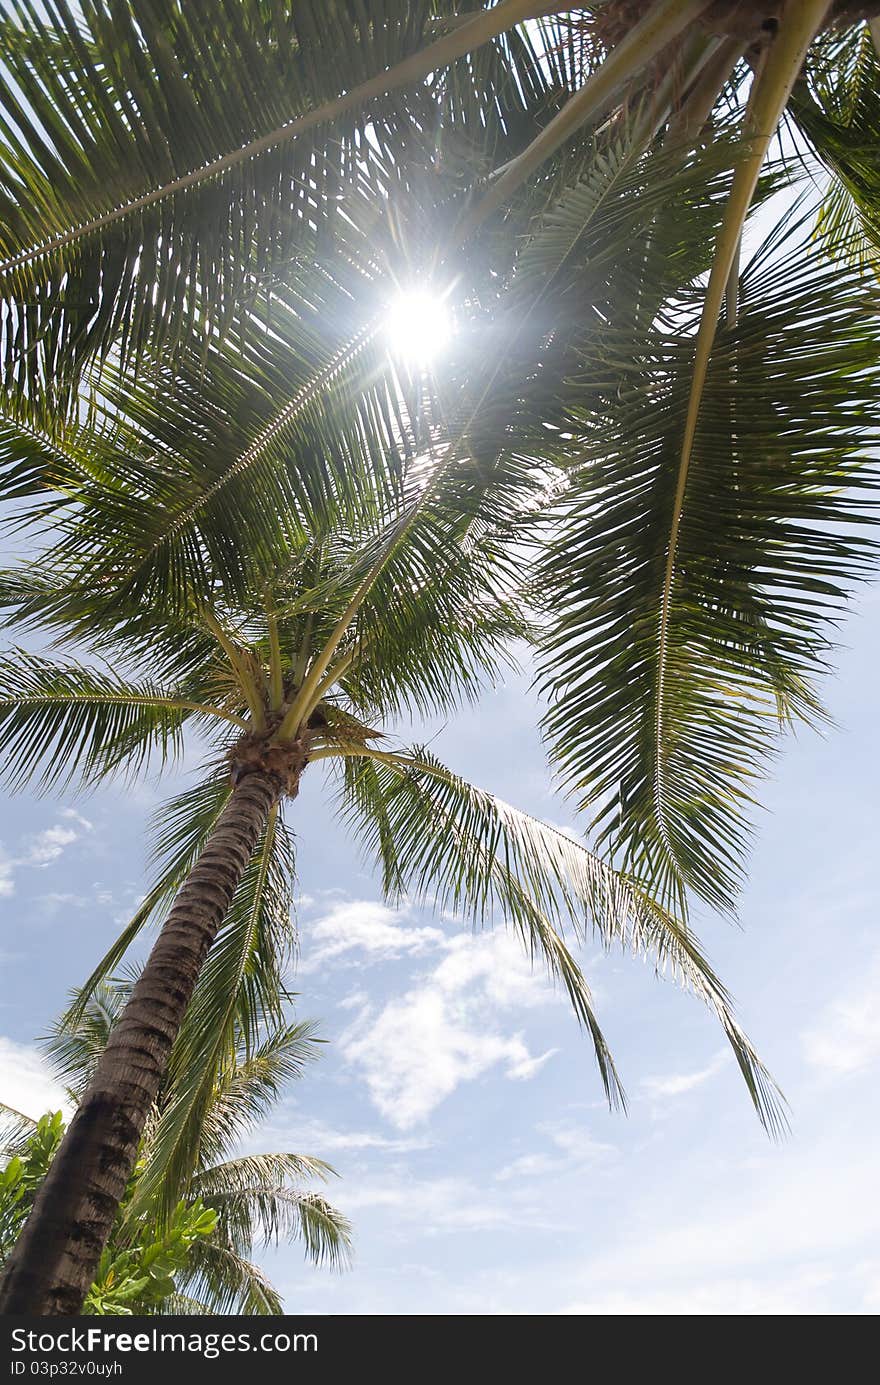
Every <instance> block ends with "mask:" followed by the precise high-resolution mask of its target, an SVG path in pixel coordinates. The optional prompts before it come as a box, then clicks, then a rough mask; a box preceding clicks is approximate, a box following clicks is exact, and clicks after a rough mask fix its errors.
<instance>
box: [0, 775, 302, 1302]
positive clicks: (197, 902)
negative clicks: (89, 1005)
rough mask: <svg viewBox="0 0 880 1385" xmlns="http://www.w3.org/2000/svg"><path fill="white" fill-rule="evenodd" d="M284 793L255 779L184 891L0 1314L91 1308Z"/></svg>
mask: <svg viewBox="0 0 880 1385" xmlns="http://www.w3.org/2000/svg"><path fill="white" fill-rule="evenodd" d="M280 790H281V782H280V780H279V779H278V778H277V777H276V776H275V775H270V774H266V773H264V772H262V771H259V770H257V771H252V772H250V773H248V774H246V775H245V777H244V778H243V779H241V780H240V782H239V783H238V784H237V785H236V787H235V788H234V790H233V792H232V796H231V797H230V799H229V802H228V803H227V805H226V807H225V809H224V810H223V812H222V814H221V815H220V817H219V819H218V821H217V825H216V827H215V828H214V831H213V832H212V834H211V837H210V839H209V840H208V842H207V844H206V845H205V848H204V850H203V852H202V854H201V856H200V857H199V859H198V861H197V862H196V864H195V865H194V866H193V868H192V870H191V871H190V873H189V875H188V876H187V879H186V881H185V882H184V884H183V885H182V886H181V888H180V891H179V892H178V894H177V897H176V899H175V901H174V904H173V905H172V907H171V910H170V912H169V915H168V918H167V920H166V922H165V925H164V927H163V928H162V931H161V933H160V934H159V937H158V938H157V940H156V943H155V946H154V947H153V950H152V952H151V953H150V957H149V960H148V961H147V964H146V966H145V967H144V970H143V972H142V974H141V976H140V978H139V979H138V982H137V984H136V986H135V987H134V990H133V991H132V994H131V999H130V1000H129V1002H128V1004H127V1005H126V1007H125V1009H124V1010H123V1012H122V1015H121V1016H120V1018H119V1022H118V1024H117V1025H116V1027H115V1028H114V1030H113V1033H112V1034H111V1037H110V1040H109V1042H108V1044H107V1047H106V1049H105V1050H104V1053H103V1054H102V1056H101V1059H100V1061H99V1063H98V1067H97V1069H96V1071H95V1076H94V1079H93V1080H92V1083H91V1085H90V1087H89V1088H88V1091H87V1092H86V1094H85V1096H84V1097H83V1099H82V1101H81V1103H80V1106H79V1109H78V1110H77V1112H76V1115H75V1116H74V1118H73V1120H72V1121H71V1123H70V1127H69V1129H68V1131H67V1134H66V1136H65V1138H64V1141H63V1143H62V1144H61V1147H60V1149H59V1150H58V1153H57V1154H56V1156H55V1158H54V1160H53V1162H52V1166H51V1168H50V1170H49V1173H48V1175H47V1177H46V1179H45V1181H44V1183H43V1186H42V1188H41V1189H40V1192H39V1194H38V1196H37V1199H36V1201H35V1203H34V1207H33V1210H32V1211H31V1214H30V1216H29V1217H28V1220H27V1222H26V1223H25V1226H24V1229H23V1231H22V1233H21V1236H20V1237H19V1240H18V1243H17V1245H16V1247H15V1250H14V1251H13V1253H12V1255H11V1256H10V1259H9V1261H8V1263H7V1266H6V1271H5V1274H4V1276H3V1280H2V1283H0V1313H3V1314H22V1315H25V1314H27V1315H48V1316H72V1315H76V1314H78V1313H79V1312H80V1311H81V1309H82V1303H83V1299H84V1298H85V1295H86V1293H87V1292H88V1289H89V1286H90V1285H91V1283H92V1281H93V1280H94V1277H95V1271H96V1269H97V1266H98V1261H99V1259H100V1257H101V1251H102V1250H103V1248H104V1245H105V1243H106V1241H107V1238H108V1236H109V1234H110V1231H111V1229H112V1227H113V1222H114V1219H115V1217H116V1213H117V1210H118V1208H119V1203H120V1201H121V1199H122V1197H123V1195H124V1193H125V1189H126V1185H127V1183H128V1180H129V1178H130V1177H131V1173H132V1170H133V1168H134V1164H135V1160H136V1158H137V1151H138V1144H139V1141H140V1137H141V1133H142V1131H143V1128H144V1122H145V1121H146V1118H147V1114H148V1112H149V1110H150V1107H151V1106H152V1104H153V1102H154V1100H155V1099H156V1096H157V1094H158V1091H159V1085H160V1083H161V1080H162V1078H163V1076H164V1074H165V1070H166V1067H167V1064H168V1056H169V1054H170V1052H171V1045H172V1044H173V1042H174V1039H175V1037H176V1035H177V1032H178V1030H179V1028H180V1024H181V1021H182V1020H183V1017H184V1015H185V1013H186V1008H187V1006H188V1005H189V1002H190V999H191V997H192V993H193V990H194V988H195V984H196V980H197V978H198V975H199V971H200V970H201V967H202V963H203V962H204V960H205V958H206V957H207V955H208V950H209V948H210V947H211V944H212V943H213V941H214V939H215V937H216V936H217V932H218V930H219V928H220V925H221V924H222V922H223V919H224V918H225V916H226V912H227V910H228V908H229V905H230V902H231V900H232V896H233V894H234V892H235V888H236V886H237V885H238V882H239V880H240V879H241V877H242V874H243V872H244V870H245V867H246V866H247V863H248V861H249V860H250V858H251V855H252V854H253V852H254V849H255V848H256V846H257V843H258V842H259V839H260V835H261V833H262V831H263V829H264V827H265V826H266V822H267V819H268V817H269V812H270V810H271V808H272V806H273V804H274V803H275V801H276V800H277V798H278V796H279V793H280Z"/></svg>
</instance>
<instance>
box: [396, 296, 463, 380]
mask: <svg viewBox="0 0 880 1385" xmlns="http://www.w3.org/2000/svg"><path fill="white" fill-rule="evenodd" d="M452 332H453V322H452V314H451V313H450V311H449V307H448V305H447V302H446V298H445V296H444V295H443V294H442V293H439V292H437V291H436V290H434V291H432V290H430V289H417V288H414V289H402V290H401V291H400V292H399V293H397V294H396V295H395V297H394V298H393V299H392V301H391V303H390V304H389V306H388V312H387V314H386V317H385V337H386V340H387V342H388V350H389V351H390V353H391V355H392V356H393V357H394V358H395V359H396V360H397V361H399V362H400V363H401V364H403V365H406V366H409V367H418V366H425V365H428V364H430V362H431V361H434V360H436V359H437V357H438V356H440V355H442V353H443V351H445V349H446V347H447V346H448V345H449V342H450V339H451V337H452Z"/></svg>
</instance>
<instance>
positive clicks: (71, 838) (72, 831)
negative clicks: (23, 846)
mask: <svg viewBox="0 0 880 1385" xmlns="http://www.w3.org/2000/svg"><path fill="white" fill-rule="evenodd" d="M79 835H80V834H79V832H78V831H77V830H76V828H75V827H61V826H56V827H47V828H46V830H45V832H40V833H38V835H37V836H36V837H34V839H33V840H32V842H31V844H30V847H29V848H28V850H27V854H26V855H25V856H23V857H22V858H21V864H22V865H23V866H47V865H48V864H49V862H50V861H57V859H58V857H59V856H61V855H62V854H63V852H64V848H65V847H66V846H70V845H71V844H72V843H73V842H75V841H76V840H77V839H78V837H79Z"/></svg>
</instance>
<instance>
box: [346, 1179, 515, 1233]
mask: <svg viewBox="0 0 880 1385" xmlns="http://www.w3.org/2000/svg"><path fill="white" fill-rule="evenodd" d="M337 1200H338V1201H339V1203H340V1205H341V1206H342V1207H343V1209H344V1210H345V1211H346V1212H347V1213H355V1214H357V1213H359V1212H363V1211H365V1210H369V1209H372V1208H377V1209H381V1210H383V1211H385V1212H389V1213H394V1214H395V1217H396V1218H397V1219H399V1220H401V1221H403V1222H409V1223H415V1224H416V1226H417V1227H418V1228H419V1230H420V1231H421V1232H424V1231H426V1230H429V1231H490V1230H494V1229H496V1228H498V1227H504V1226H511V1225H516V1226H520V1225H522V1219H523V1214H522V1211H521V1210H520V1209H518V1208H515V1207H513V1206H511V1205H508V1204H505V1203H503V1202H500V1201H498V1200H497V1199H495V1198H493V1197H492V1196H491V1195H489V1194H486V1193H484V1192H483V1191H482V1189H480V1188H479V1187H477V1186H476V1185H475V1184H474V1183H472V1182H471V1181H470V1180H469V1179H465V1178H428V1179H414V1178H399V1177H398V1178H386V1179H378V1180H375V1181H366V1182H361V1183H360V1184H358V1185H357V1186H354V1185H353V1184H352V1185H347V1186H346V1188H345V1189H344V1191H343V1192H342V1195H341V1196H340V1197H339V1198H338V1199H337Z"/></svg>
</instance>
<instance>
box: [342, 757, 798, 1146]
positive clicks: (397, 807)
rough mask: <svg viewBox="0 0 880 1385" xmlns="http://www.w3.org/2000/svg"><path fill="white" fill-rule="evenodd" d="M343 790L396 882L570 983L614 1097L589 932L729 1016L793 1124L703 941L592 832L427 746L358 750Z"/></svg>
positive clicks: (733, 1036) (758, 1091) (389, 882)
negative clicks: (587, 951)
mask: <svg viewBox="0 0 880 1385" xmlns="http://www.w3.org/2000/svg"><path fill="white" fill-rule="evenodd" d="M341 795H342V798H341V801H342V805H343V809H344V811H345V813H346V816H347V818H348V820H349V822H350V823H351V825H352V826H353V828H354V830H355V831H356V832H357V833H358V835H359V836H360V838H361V839H362V841H363V842H364V845H365V846H366V848H367V849H368V850H369V851H370V852H371V853H372V854H375V855H376V856H377V858H378V860H379V862H380V864H381V866H382V870H383V878H384V884H385V890H386V893H387V894H388V895H389V896H390V897H391V898H392V899H394V898H399V897H401V896H402V895H403V894H404V893H406V896H407V897H408V898H413V899H415V900H416V901H423V902H430V903H431V904H433V905H434V906H435V907H436V908H437V909H439V910H442V911H451V912H453V913H460V914H463V915H464V916H465V917H470V918H473V919H474V921H475V923H477V924H483V925H485V924H488V923H491V922H492V920H493V919H500V920H502V921H503V922H504V923H505V925H506V926H507V927H510V928H512V929H513V930H514V931H515V932H516V933H518V934H519V936H520V937H521V938H522V939H523V942H524V943H525V945H526V947H527V948H528V950H529V952H530V953H531V955H532V956H533V957H535V958H539V959H540V960H541V961H542V963H543V964H544V965H545V966H546V967H547V970H548V973H549V974H550V976H551V977H552V978H553V979H554V980H555V981H557V982H559V983H560V984H561V985H562V986H563V988H564V989H565V991H566V992H567V994H568V996H569V999H570V1000H571V1002H572V1005H573V1008H574V1010H575V1013H576V1015H577V1017H578V1019H579V1021H580V1022H581V1023H582V1024H583V1025H584V1026H585V1027H586V1028H587V1030H588V1031H589V1033H590V1035H591V1038H592V1040H593V1044H594V1049H595V1053H596V1059H597V1063H598V1065H599V1070H600V1074H601V1076H602V1081H603V1084H604V1086H605V1090H606V1093H607V1095H608V1097H609V1100H610V1101H611V1102H612V1103H613V1102H614V1101H616V1100H620V1099H621V1098H622V1089H621V1087H620V1082H619V1079H618V1076H617V1073H616V1070H615V1068H614V1063H613V1060H612V1058H611V1055H610V1052H609V1050H608V1047H607V1044H606V1042H605V1040H604V1038H603V1036H602V1032H601V1030H600V1028H599V1025H598V1022H597V1020H596V1017H595V1013H594V1010H593V1004H592V998H591V996H590V992H589V989H588V987H587V984H586V982H585V980H584V978H583V975H582V974H581V971H580V968H579V966H578V964H577V962H576V961H575V959H574V957H573V956H572V954H571V953H570V952H569V950H568V948H567V947H566V945H565V942H564V932H565V929H566V928H570V929H571V930H572V931H573V932H574V935H575V937H576V938H577V939H578V940H580V941H582V942H583V941H585V940H586V939H587V938H588V937H590V936H595V937H597V938H598V939H599V940H600V942H601V943H602V945H603V946H605V947H611V946H613V945H618V946H622V947H624V948H626V949H627V950H632V951H634V952H636V953H637V954H639V955H645V956H649V957H652V958H653V959H654V961H655V965H656V967H657V970H658V972H659V971H663V972H668V973H670V974H671V975H672V976H673V978H674V979H676V980H677V981H679V983H680V984H682V985H683V986H685V987H686V988H687V989H690V990H691V991H693V992H694V994H696V995H697V996H698V997H699V998H700V999H702V1000H703V1001H704V1003H705V1004H707V1005H708V1007H709V1008H710V1009H711V1010H712V1011H713V1012H714V1013H715V1015H716V1016H717V1017H718V1019H719V1021H720V1023H721V1025H722V1027H723V1029H724V1031H725V1034H726V1036H727V1038H728V1040H729V1041H730V1043H731V1045H732V1047H733V1050H734V1053H735V1055H736V1058H737V1062H738V1064H739V1066H740V1069H741V1071H742V1072H743V1075H744V1077H745V1079H746V1083H747V1086H748V1089H749V1092H750V1094H751V1096H752V1100H753V1102H754V1104H755V1107H756V1109H757V1111H758V1113H759V1115H760V1117H761V1119H762V1121H763V1122H764V1124H765V1125H766V1126H767V1127H768V1129H770V1130H771V1131H775V1130H778V1129H779V1128H781V1127H782V1126H783V1125H784V1116H783V1114H782V1108H781V1105H780V1102H779V1099H778V1095H777V1093H776V1091H775V1088H774V1085H773V1083H772V1081H771V1079H770V1078H769V1076H768V1074H767V1072H766V1070H765V1069H764V1067H763V1065H762V1064H761V1062H760V1060H759V1059H758V1057H757V1055H756V1054H755V1052H754V1049H753V1048H752V1046H751V1044H750V1043H749V1041H748V1039H747V1038H746V1036H745V1035H744V1034H743V1032H742V1030H741V1029H740V1027H739V1025H738V1023H737V1021H736V1019H735V1018H734V1015H733V1012H732V1009H731V1004H730V997H729V996H728V994H727V992H726V991H725V989H724V987H723V986H722V985H721V983H720V982H719V980H718V978H717V977H716V976H715V974H714V972H713V971H712V969H711V967H710V966H709V964H708V962H707V961H706V959H705V957H704V956H703V954H702V952H701V950H700V946H699V943H698V942H697V940H696V939H695V938H694V936H693V934H692V933H691V932H690V930H689V929H687V928H686V927H685V926H684V925H682V924H680V923H679V922H678V921H677V920H676V919H675V917H674V916H673V915H671V914H670V913H668V912H667V911H666V910H665V909H663V908H662V907H660V906H659V905H657V904H656V903H655V902H654V901H653V900H652V899H651V897H650V895H649V894H647V893H646V892H645V891H644V890H642V889H641V888H640V886H639V884H638V882H637V881H636V880H634V879H632V878H628V877H627V876H626V875H623V874H619V873H618V872H616V871H614V870H612V869H611V868H610V867H609V866H608V865H607V864H606V863H605V862H603V861H601V860H600V859H599V858H598V857H597V856H596V855H595V854H594V853H593V852H591V851H589V850H588V849H587V848H586V847H585V846H584V845H583V844H582V843H580V842H578V841H576V840H574V839H572V838H571V837H569V836H568V835H566V834H565V833H563V832H561V831H559V830H558V829H556V828H553V827H550V826H548V825H547V824H545V823H542V822H539V821H537V820H536V819H535V818H532V817H530V816H529V815H528V814H525V813H521V812H519V811H518V810H516V809H515V808H512V807H511V806H510V805H509V804H507V803H504V802H502V801H501V800H500V799H497V798H495V797H494V796H493V795H491V794H488V793H486V792H484V791H483V790H480V789H476V788H474V786H473V785H471V784H469V783H467V782H466V781H465V780H463V779H460V778H459V777H458V776H457V775H454V774H452V773H451V772H450V771H449V770H447V769H446V768H444V766H442V765H441V764H439V763H438V762H437V761H436V760H435V759H434V758H433V757H432V756H431V755H430V754H428V753H427V752H426V751H423V750H414V751H404V752H402V753H399V754H398V753H393V752H384V751H377V750H373V749H366V750H361V749H357V750H355V749H354V748H353V750H352V754H351V757H350V758H349V759H348V760H347V761H346V762H345V765H344V778H343V784H342V788H341Z"/></svg>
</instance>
